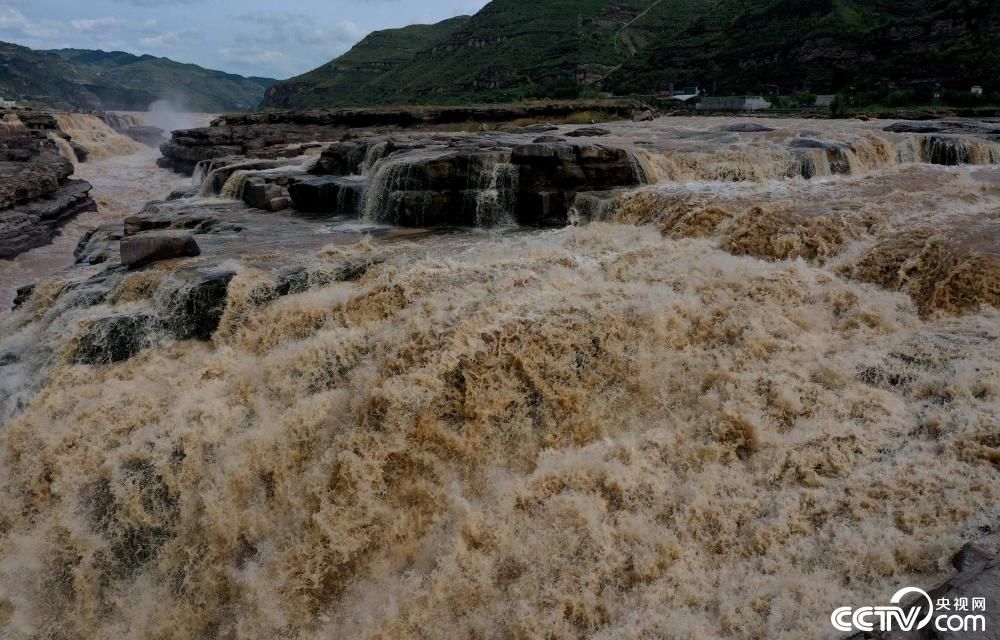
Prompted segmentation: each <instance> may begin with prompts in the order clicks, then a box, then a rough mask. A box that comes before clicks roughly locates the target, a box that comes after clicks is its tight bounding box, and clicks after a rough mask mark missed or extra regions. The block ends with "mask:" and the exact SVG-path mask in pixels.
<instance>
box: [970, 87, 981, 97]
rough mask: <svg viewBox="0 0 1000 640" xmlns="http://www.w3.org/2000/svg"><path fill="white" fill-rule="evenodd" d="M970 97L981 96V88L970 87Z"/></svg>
mask: <svg viewBox="0 0 1000 640" xmlns="http://www.w3.org/2000/svg"><path fill="white" fill-rule="evenodd" d="M972 95H974V96H981V95H983V88H982V87H979V86H975V87H972Z"/></svg>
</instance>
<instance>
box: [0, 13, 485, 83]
mask: <svg viewBox="0 0 1000 640" xmlns="http://www.w3.org/2000/svg"><path fill="white" fill-rule="evenodd" d="M485 4H486V0H238V1H236V2H234V1H232V0H0V40H2V41H6V42H15V43H17V44H22V45H25V46H28V47H31V48H33V49H61V48H66V47H71V48H77V49H104V50H105V51H110V50H116V51H128V52H130V53H136V54H140V53H149V54H152V55H156V56H166V57H168V58H171V59H173V60H178V61H180V62H193V63H195V64H198V65H201V66H203V67H208V68H210V69H221V70H223V71H229V72H232V73H239V74H242V75H257V76H268V77H275V78H279V79H284V78H288V77H291V76H293V75H296V74H299V73H302V72H304V71H308V70H309V69H313V68H315V67H318V66H319V65H321V64H323V63H324V62H327V61H328V60H331V59H332V58H335V57H336V56H338V55H340V54H341V53H343V52H345V51H347V50H348V49H349V48H350V47H351V46H352V45H353V44H354V43H355V42H357V41H358V40H360V39H361V38H363V37H364V36H365V34H367V33H368V32H370V31H374V30H376V29H385V28H391V27H401V26H405V25H407V24H414V23H430V22H437V21H439V20H443V19H445V18H450V17H452V16H456V15H460V14H470V13H475V12H476V11H478V10H479V9H480V8H481V7H482V6H483V5H485Z"/></svg>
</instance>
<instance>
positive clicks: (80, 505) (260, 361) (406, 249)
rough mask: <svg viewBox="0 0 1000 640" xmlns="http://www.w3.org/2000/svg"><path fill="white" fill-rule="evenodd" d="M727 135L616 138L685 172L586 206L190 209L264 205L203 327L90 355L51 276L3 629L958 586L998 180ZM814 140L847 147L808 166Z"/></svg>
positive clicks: (879, 156) (865, 138) (227, 625)
mask: <svg viewBox="0 0 1000 640" xmlns="http://www.w3.org/2000/svg"><path fill="white" fill-rule="evenodd" d="M727 124H730V121H728V120H723V119H704V120H689V119H684V120H669V119H665V120H660V121H657V122H654V123H643V124H642V125H631V124H630V125H612V126H611V127H610V128H611V129H612V131H613V136H612V137H611V138H610V139H609V140H608V141H609V142H611V141H619V142H620V143H625V142H627V143H628V144H629V145H630V146H632V147H633V148H635V149H636V150H637V158H639V160H638V161H639V162H641V163H642V164H643V165H644V167H645V168H644V170H645V171H647V172H648V173H650V174H652V175H655V176H656V177H658V179H659V182H658V183H656V184H652V185H649V186H647V187H644V188H641V189H639V190H636V191H634V192H630V193H623V194H621V195H620V196H619V197H617V198H615V199H611V200H607V199H602V200H600V201H593V200H588V199H587V197H581V198H578V205H579V210H578V211H577V214H578V217H579V218H580V219H581V222H582V221H585V220H587V219H592V220H594V221H593V222H591V223H590V224H587V225H581V226H576V227H569V228H566V229H561V230H553V231H525V232H504V233H485V232H475V231H470V232H467V233H458V234H446V235H442V234H429V233H423V232H419V231H411V232H407V233H405V234H404V233H397V232H394V231H391V230H389V232H387V231H386V230H385V229H384V228H381V227H378V228H376V227H371V226H368V227H366V226H365V225H364V224H362V225H355V226H347V225H342V224H340V225H338V224H333V225H331V224H330V223H328V222H325V223H321V222H311V221H306V220H302V219H298V218H292V217H288V216H284V215H282V214H261V213H254V212H251V211H247V210H246V209H245V208H243V207H242V206H241V205H236V204H235V203H230V204H228V205H222V204H219V203H218V202H216V201H213V202H211V203H208V204H206V203H205V201H204V200H193V201H190V203H189V204H188V205H185V204H184V203H183V201H182V202H181V203H180V204H177V205H173V206H177V207H179V208H184V207H185V206H189V207H190V206H195V205H197V206H201V207H209V206H211V207H216V208H218V207H228V209H226V210H227V211H229V213H228V214H226V215H227V216H230V217H231V219H233V220H236V221H238V223H239V224H240V225H250V228H252V229H253V233H251V234H249V235H247V238H248V240H246V241H245V242H243V241H241V243H239V244H233V243H232V242H227V241H225V239H224V238H222V237H214V236H199V242H201V238H203V237H204V238H205V252H204V253H203V255H202V256H201V257H200V258H197V259H195V260H194V261H193V262H194V263H198V262H199V261H201V262H202V263H203V264H205V265H211V264H225V265H226V266H227V268H231V269H233V270H234V271H235V272H236V273H237V275H236V277H235V279H234V280H233V282H232V284H231V285H230V290H229V299H228V303H227V307H226V310H225V313H224V315H223V319H222V324H221V326H220V328H219V330H218V332H217V333H216V334H215V336H214V338H213V340H212V341H211V342H210V343H200V342H191V341H180V342H178V341H172V340H163V341H161V342H159V343H157V344H155V345H154V346H153V347H152V348H149V349H147V350H145V351H143V352H142V353H140V354H139V355H138V356H136V357H134V358H132V359H131V360H129V361H127V362H123V363H120V364H115V365H109V366H97V367H95V366H86V365H80V364H73V363H72V360H71V358H70V357H69V355H68V354H69V349H70V347H69V346H66V345H71V344H72V339H73V335H74V332H75V331H77V330H78V323H82V322H84V321H85V320H86V319H87V318H88V317H89V316H88V314H91V315H92V314H93V313H95V311H93V310H90V309H88V310H83V311H74V310H60V313H59V314H58V316H59V318H58V319H54V318H53V317H52V314H51V313H50V311H51V309H53V308H56V307H53V305H57V300H58V298H57V296H56V295H55V294H56V292H58V291H59V290H60V288H61V287H63V286H65V283H66V282H67V281H69V280H71V279H72V278H73V277H75V276H74V275H73V273H72V272H67V273H64V274H61V275H59V276H56V277H55V278H54V279H52V280H50V281H48V282H47V283H44V284H42V285H41V286H40V287H39V289H40V291H41V293H40V294H36V296H35V297H34V298H33V299H32V301H31V302H29V304H28V305H27V306H26V307H25V309H23V310H22V311H20V312H18V313H17V314H15V315H14V317H13V318H11V319H10V320H9V321H8V322H7V324H6V325H5V326H4V328H3V330H2V332H0V353H2V352H3V351H4V350H5V349H8V348H13V346H16V345H18V344H23V343H27V342H30V341H31V340H33V339H45V340H51V341H52V344H55V345H62V346H60V347H59V348H57V349H55V350H54V352H53V353H51V354H50V355H49V358H50V360H51V362H50V364H49V365H48V368H47V369H45V374H44V376H43V377H42V378H39V382H38V384H37V389H36V390H33V391H32V392H31V393H30V394H27V395H25V396H24V398H23V401H22V403H21V406H20V408H19V409H17V410H15V411H14V412H13V414H12V415H11V417H10V418H9V419H8V420H7V423H6V425H5V426H3V427H2V430H0V454H2V456H3V458H2V459H3V464H2V465H0V494H2V500H0V628H2V629H3V634H4V636H5V637H10V638H34V637H39V636H40V635H45V634H48V635H49V636H53V637H64V638H121V637H129V638H178V637H213V638H214V637H222V638H330V637H350V638H354V637H357V638H456V637H482V638H529V637H551V638H584V637H586V638H608V639H610V638H651V637H655V638H699V639H702V638H765V637H767V638H772V637H774V638H807V637H808V638H813V637H827V636H828V635H829V632H830V627H829V616H830V613H831V611H832V610H833V609H834V608H836V607H839V606H847V605H858V604H860V603H867V602H884V601H885V600H886V599H887V598H888V597H889V596H890V595H891V594H892V593H894V592H895V591H896V589H897V588H898V587H900V586H905V585H922V586H929V585H932V584H935V583H936V582H938V581H940V580H941V579H942V578H943V577H944V576H946V575H948V574H949V573H950V567H949V564H948V562H949V559H950V557H951V556H952V555H953V554H954V553H955V552H956V551H957V550H958V549H959V548H960V547H961V545H962V544H963V543H964V542H966V541H969V540H974V539H976V538H977V537H979V536H981V535H982V534H983V533H984V532H988V531H989V530H991V527H993V526H995V523H996V520H997V517H998V515H1000V514H998V512H997V505H998V504H1000V482H998V477H997V466H996V465H997V464H998V461H1000V423H998V419H997V416H998V415H1000V400H998V397H1000V395H998V394H1000V345H998V339H1000V311H998V308H997V307H998V301H997V292H998V288H997V284H996V283H997V274H998V268H997V246H998V243H997V242H996V239H997V238H998V225H1000V216H998V212H1000V170H998V168H997V167H993V166H986V165H985V163H984V166H978V167H971V166H960V167H940V166H930V165H928V164H924V163H914V162H912V161H913V160H920V159H921V157H920V154H919V153H915V155H911V156H905V155H902V154H901V152H900V150H901V149H903V150H905V149H912V150H919V149H920V145H921V144H922V143H919V142H914V141H912V140H908V139H907V136H904V135H888V134H880V133H877V132H876V130H877V129H879V128H880V125H881V126H884V125H885V123H863V124H862V123H823V124H818V123H815V122H812V121H773V122H771V121H767V122H766V124H769V125H770V126H772V127H774V128H776V129H779V130H778V131H774V132H763V133H758V134H752V135H749V134H744V135H740V134H732V133H728V132H722V131H720V130H719V129H720V127H723V126H725V125H727ZM817 129H818V130H819V131H818V133H819V135H815V136H813V137H816V138H823V139H826V140H828V139H834V140H837V141H838V142H841V143H843V144H845V145H847V147H848V151H849V152H850V153H849V154H848V153H846V152H845V151H844V149H843V148H840V150H839V151H836V152H831V153H830V154H829V155H828V154H827V153H826V151H825V150H823V154H822V158H821V157H819V154H813V151H814V150H815V149H809V148H807V149H808V153H809V154H811V155H813V156H815V157H814V164H813V168H815V167H817V166H818V167H822V166H824V165H823V162H826V163H827V164H826V165H825V166H827V167H829V166H830V162H831V158H832V159H833V165H837V163H838V162H840V161H841V160H842V159H844V158H846V160H845V162H846V167H847V170H846V171H843V172H839V173H838V171H834V170H831V171H829V172H828V173H830V174H832V175H829V176H827V175H825V173H824V172H822V171H820V172H818V173H816V174H815V175H816V176H817V177H814V179H813V180H805V179H803V178H802V177H801V172H799V173H796V172H795V171H791V170H790V168H791V167H793V163H800V162H801V156H799V155H796V154H793V153H789V152H788V151H787V149H788V142H789V141H790V140H792V139H794V138H796V137H802V136H800V135H799V134H800V133H801V132H803V131H807V130H814V131H815V130H817ZM883 136H884V137H883ZM911 138H912V136H911ZM877 140H883V142H884V144H883V143H879V142H877ZM974 144H976V145H979V144H981V145H984V146H983V147H982V148H980V149H979V150H978V151H976V153H977V154H979V155H975V156H974V157H975V158H976V159H980V160H983V159H986V160H988V159H990V156H989V154H990V153H992V151H990V149H992V147H991V146H990V145H991V144H993V143H991V142H989V141H975V142H974ZM862 149H870V153H869V152H867V151H866V152H863V153H862V152H860V151H861V150H862ZM982 149H986V151H985V152H983V151H982ZM984 153H985V155H983V154H984ZM851 156H853V158H854V160H851ZM970 157H973V156H970ZM801 166H802V165H801V164H797V165H794V167H798V168H801ZM834 168H836V166H835V167H834ZM788 175H791V176H799V177H786V176H788ZM199 202H200V205H199V204H198V203H199ZM217 210H218V209H217ZM181 214H182V212H180V211H179V209H178V215H181ZM253 225H256V226H253ZM372 230H376V231H378V232H377V233H366V231H368V232H371V231H372ZM258 232H259V233H258ZM254 238H259V240H254ZM275 263H280V264H281V265H283V266H292V265H299V266H301V267H302V268H304V269H305V270H306V271H307V272H308V273H310V274H318V273H335V272H337V271H338V270H340V269H342V268H343V265H345V264H358V263H363V264H365V265H366V268H365V270H364V271H363V275H360V276H359V279H349V280H347V281H331V280H335V279H334V278H326V279H322V280H321V281H323V282H327V284H323V285H320V286H316V287H314V288H312V289H310V290H308V291H306V292H303V293H299V294H296V295H291V296H287V297H284V298H280V299H276V298H275V296H274V295H273V292H274V290H275V288H276V287H277V286H278V283H277V282H276V280H275V276H274V269H273V265H274V264H275ZM172 269H174V266H173V265H171V264H169V263H167V264H163V265H159V266H157V267H153V268H151V269H149V270H146V271H141V272H136V273H134V274H132V275H129V276H127V277H126V278H125V279H124V280H123V281H122V283H121V286H120V289H119V294H118V295H117V296H116V297H115V298H114V300H113V301H112V302H109V303H108V305H109V306H111V307H112V308H113V309H115V310H117V311H127V310H129V309H135V308H140V309H141V308H145V307H144V306H143V305H148V304H150V302H148V300H150V299H155V297H156V295H157V293H156V292H157V291H158V290H159V289H158V287H159V286H161V285H162V283H163V282H165V281H166V280H168V279H169V278H170V277H171V272H172ZM38 336H41V337H42V338H37V337H38ZM57 336H60V337H61V339H64V341H63V342H59V341H58V340H57V339H56V337H57ZM66 340H68V341H69V342H66ZM22 382H23V381H22ZM3 384H9V381H7V382H5V383H0V388H3Z"/></svg>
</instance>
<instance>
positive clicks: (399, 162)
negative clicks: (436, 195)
mask: <svg viewBox="0 0 1000 640" xmlns="http://www.w3.org/2000/svg"><path fill="white" fill-rule="evenodd" d="M436 155H437V154H433V155H432V154H429V153H426V152H425V153H417V154H408V155H405V156H401V157H395V158H383V159H381V160H378V161H377V162H375V163H374V165H373V166H372V168H371V174H372V176H373V177H372V181H371V184H369V185H368V189H367V191H365V196H364V201H363V202H362V206H361V210H362V212H363V215H362V217H363V218H364V219H365V220H367V221H369V222H388V223H393V222H396V219H395V218H396V214H395V207H396V205H397V204H398V203H399V201H400V199H401V196H400V192H403V191H408V190H410V188H411V187H412V186H413V179H412V177H413V169H414V167H416V166H419V165H420V164H421V163H422V162H424V161H426V160H429V159H431V158H432V157H435V156H436Z"/></svg>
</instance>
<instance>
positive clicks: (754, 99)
mask: <svg viewBox="0 0 1000 640" xmlns="http://www.w3.org/2000/svg"><path fill="white" fill-rule="evenodd" d="M695 108H696V109H698V110H699V111H759V110H761V109H770V108H771V103H770V102H768V101H767V100H765V99H764V98H762V97H760V96H720V97H705V98H702V99H701V100H699V101H698V105H697V106H696V107H695Z"/></svg>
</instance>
